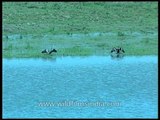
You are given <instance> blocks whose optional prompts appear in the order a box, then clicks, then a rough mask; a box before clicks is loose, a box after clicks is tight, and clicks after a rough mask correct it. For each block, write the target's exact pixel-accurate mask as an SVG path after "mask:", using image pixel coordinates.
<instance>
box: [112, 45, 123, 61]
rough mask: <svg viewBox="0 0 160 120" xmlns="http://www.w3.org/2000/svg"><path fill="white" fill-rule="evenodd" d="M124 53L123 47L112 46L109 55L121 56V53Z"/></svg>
mask: <svg viewBox="0 0 160 120" xmlns="http://www.w3.org/2000/svg"><path fill="white" fill-rule="evenodd" d="M124 53H125V51H124V49H123V48H121V47H118V48H115V47H114V48H112V50H111V56H112V57H117V58H118V57H122V56H123V54H124Z"/></svg>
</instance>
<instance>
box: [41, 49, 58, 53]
mask: <svg viewBox="0 0 160 120" xmlns="http://www.w3.org/2000/svg"><path fill="white" fill-rule="evenodd" d="M52 52H57V50H56V49H52V50H48V49H44V50H43V51H42V52H41V53H47V54H51V53H52Z"/></svg>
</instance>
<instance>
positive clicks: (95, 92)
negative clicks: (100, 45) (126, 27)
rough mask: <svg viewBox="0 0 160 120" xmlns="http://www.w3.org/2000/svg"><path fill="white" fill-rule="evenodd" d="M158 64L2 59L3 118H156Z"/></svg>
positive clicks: (146, 60) (151, 60) (150, 59)
mask: <svg viewBox="0 0 160 120" xmlns="http://www.w3.org/2000/svg"><path fill="white" fill-rule="evenodd" d="M157 59H158V58H157V56H143V57H135V56H131V57H124V58H123V59H112V58H110V57H104V56H103V57H102V56H91V57H60V58H56V59H53V60H51V59H3V118H157V117H158V60H157ZM66 103H67V104H66ZM73 103H74V104H73ZM76 103H77V104H76ZM80 103H81V105H79V104H80ZM93 103H97V104H93ZM99 103H101V104H99ZM104 103H105V105H104ZM82 104H83V105H82Z"/></svg>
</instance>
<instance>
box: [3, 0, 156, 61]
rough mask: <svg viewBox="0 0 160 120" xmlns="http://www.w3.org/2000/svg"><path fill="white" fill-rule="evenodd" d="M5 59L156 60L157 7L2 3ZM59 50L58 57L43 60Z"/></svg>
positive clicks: (134, 3)
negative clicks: (121, 54)
mask: <svg viewBox="0 0 160 120" xmlns="http://www.w3.org/2000/svg"><path fill="white" fill-rule="evenodd" d="M2 5H3V8H2V10H3V11H2V13H3V14H2V17H3V26H2V28H3V29H2V30H3V40H2V42H3V57H4V58H12V57H19V58H21V57H52V56H68V55H71V56H72V55H73V56H78V55H82V56H86V55H109V51H110V50H111V48H112V47H115V46H121V47H123V48H124V49H125V51H126V55H157V53H158V3H157V2H3V4H2ZM51 47H54V48H56V49H57V51H58V52H57V53H56V54H53V55H51V56H50V55H44V54H41V51H42V50H43V49H45V48H47V49H50V48H51Z"/></svg>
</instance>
